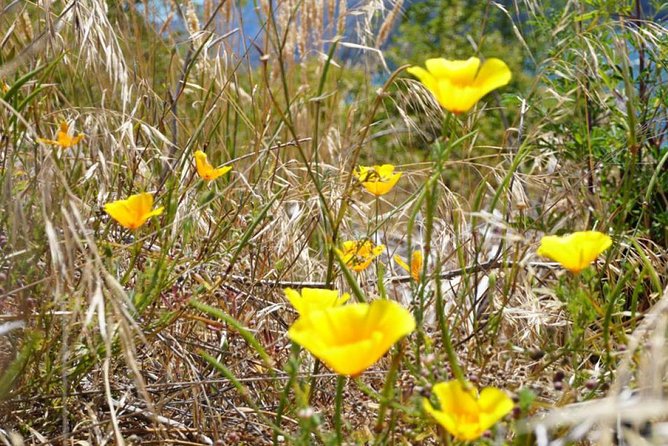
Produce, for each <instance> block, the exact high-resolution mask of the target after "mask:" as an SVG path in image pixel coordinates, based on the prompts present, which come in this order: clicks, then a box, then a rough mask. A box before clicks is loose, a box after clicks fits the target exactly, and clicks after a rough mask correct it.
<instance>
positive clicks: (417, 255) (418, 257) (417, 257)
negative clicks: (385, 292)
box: [394, 251, 423, 282]
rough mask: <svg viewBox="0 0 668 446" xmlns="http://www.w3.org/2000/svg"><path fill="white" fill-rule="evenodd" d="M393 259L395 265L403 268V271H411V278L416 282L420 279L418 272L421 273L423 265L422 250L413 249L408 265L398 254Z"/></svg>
mask: <svg viewBox="0 0 668 446" xmlns="http://www.w3.org/2000/svg"><path fill="white" fill-rule="evenodd" d="M394 261H395V262H397V265H399V266H400V267H401V268H403V269H404V271H406V272H409V273H411V277H412V278H413V280H415V281H416V282H417V281H419V280H420V274H422V265H423V260H422V251H413V254H412V255H411V266H410V267H409V266H408V265H407V264H406V262H404V259H402V258H401V257H399V256H398V255H395V256H394Z"/></svg>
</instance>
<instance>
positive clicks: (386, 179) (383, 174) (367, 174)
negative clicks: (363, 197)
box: [354, 164, 401, 197]
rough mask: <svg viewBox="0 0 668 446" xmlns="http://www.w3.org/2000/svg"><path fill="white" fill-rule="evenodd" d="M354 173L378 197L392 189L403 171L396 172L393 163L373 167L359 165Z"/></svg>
mask: <svg viewBox="0 0 668 446" xmlns="http://www.w3.org/2000/svg"><path fill="white" fill-rule="evenodd" d="M354 175H355V177H356V178H357V180H358V181H359V182H360V183H361V184H362V186H364V188H365V189H366V190H367V191H369V192H370V193H372V194H374V195H375V196H377V197H378V196H381V195H385V194H386V193H388V192H389V191H391V190H392V188H393V187H394V185H395V184H397V181H399V178H401V172H396V173H395V172H394V166H393V165H392V164H383V165H382V166H373V167H366V166H358V167H357V169H355V172H354Z"/></svg>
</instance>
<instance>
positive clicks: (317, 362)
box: [306, 358, 322, 405]
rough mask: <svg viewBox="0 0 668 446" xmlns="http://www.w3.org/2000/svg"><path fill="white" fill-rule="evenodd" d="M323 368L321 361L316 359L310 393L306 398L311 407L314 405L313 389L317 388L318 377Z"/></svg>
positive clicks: (309, 385)
mask: <svg viewBox="0 0 668 446" xmlns="http://www.w3.org/2000/svg"><path fill="white" fill-rule="evenodd" d="M321 366H322V362H320V360H319V359H317V358H316V360H315V363H314V364H313V370H312V371H311V379H310V380H309V384H308V392H307V397H306V400H307V401H308V404H309V405H311V404H312V403H313V395H315V392H314V391H313V389H314V388H315V381H316V379H317V378H316V376H317V375H318V373H320V367H321Z"/></svg>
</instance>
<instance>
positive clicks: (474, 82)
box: [407, 57, 512, 113]
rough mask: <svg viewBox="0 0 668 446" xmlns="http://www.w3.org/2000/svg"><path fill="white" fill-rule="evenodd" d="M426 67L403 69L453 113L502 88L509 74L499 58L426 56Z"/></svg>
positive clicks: (508, 70) (470, 106)
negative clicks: (481, 61) (453, 58)
mask: <svg viewBox="0 0 668 446" xmlns="http://www.w3.org/2000/svg"><path fill="white" fill-rule="evenodd" d="M425 66H426V68H427V69H426V70H425V69H424V68H422V67H410V68H409V69H408V70H407V71H408V72H409V73H411V74H413V75H414V76H415V77H417V78H418V79H420V82H422V83H423V84H424V86H425V87H427V89H428V90H429V91H430V92H431V93H432V94H433V95H434V97H435V98H436V100H437V101H438V103H439V104H441V106H442V107H443V108H444V109H446V110H448V111H450V112H453V113H464V112H467V111H469V110H470V109H471V108H472V107H473V106H474V105H475V104H476V103H477V102H478V101H479V100H480V99H482V97H483V96H485V95H486V94H487V93H489V92H490V91H492V90H495V89H497V88H499V87H502V86H504V85H506V84H508V82H510V79H511V77H512V75H511V73H510V69H509V68H508V65H506V64H505V62H503V61H502V60H500V59H494V58H491V59H487V60H485V62H484V63H483V64H482V66H480V59H478V58H477V57H471V58H469V59H468V60H447V59H443V58H439V59H427V61H426V62H425Z"/></svg>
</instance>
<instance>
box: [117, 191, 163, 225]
mask: <svg viewBox="0 0 668 446" xmlns="http://www.w3.org/2000/svg"><path fill="white" fill-rule="evenodd" d="M164 209H165V208H164V207H160V208H157V209H153V195H152V194H151V193H149V192H144V193H141V194H136V195H131V196H129V197H128V198H127V199H125V200H118V201H113V202H111V203H107V204H105V205H104V210H105V212H106V213H107V214H109V216H110V217H111V218H113V219H114V220H116V221H117V222H118V223H119V224H120V225H121V226H123V227H124V228H128V229H137V228H139V227H140V226H142V225H144V223H146V221H147V220H148V219H149V218H151V217H154V216H156V215H160V214H162V211H163V210H164Z"/></svg>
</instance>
